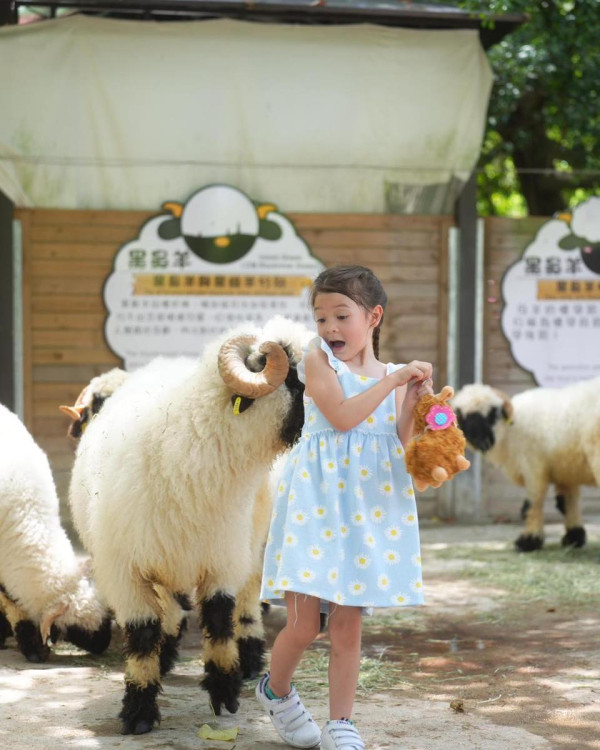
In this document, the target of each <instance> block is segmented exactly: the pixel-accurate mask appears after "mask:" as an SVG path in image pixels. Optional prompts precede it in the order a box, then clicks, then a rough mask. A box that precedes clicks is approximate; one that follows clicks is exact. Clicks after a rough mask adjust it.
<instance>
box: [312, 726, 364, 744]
mask: <svg viewBox="0 0 600 750" xmlns="http://www.w3.org/2000/svg"><path fill="white" fill-rule="evenodd" d="M341 748H344V750H365V743H364V742H363V741H362V739H361V737H360V734H359V733H358V730H357V728H356V727H355V726H354V722H352V721H349V720H348V719H336V720H335V721H328V722H327V724H325V726H324V727H323V732H322V733H321V750H340V749H341Z"/></svg>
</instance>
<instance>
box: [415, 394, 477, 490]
mask: <svg viewBox="0 0 600 750" xmlns="http://www.w3.org/2000/svg"><path fill="white" fill-rule="evenodd" d="M453 395H454V389H453V388H452V387H451V386H449V385H445V386H444V387H443V388H442V391H441V393H437V394H432V395H426V396H422V397H421V398H420V399H419V401H417V404H416V406H415V411H414V414H415V434H414V435H413V437H412V438H411V439H410V440H409V442H408V445H407V446H406V469H407V471H408V473H409V474H411V476H412V478H413V481H414V483H415V487H416V488H417V490H419V492H422V491H423V490H426V489H427V488H428V487H430V486H431V487H439V486H440V485H441V484H442V482H446V481H448V479H452V477H453V476H454V475H455V474H458V472H459V471H465V469H468V468H469V466H470V465H471V462H470V461H468V460H467V459H466V458H465V455H464V454H465V446H466V440H465V436H464V435H463V433H462V430H460V429H459V428H458V426H457V424H456V417H455V415H454V412H453V411H452V408H451V407H450V405H449V404H448V400H449V399H451V398H452V396H453Z"/></svg>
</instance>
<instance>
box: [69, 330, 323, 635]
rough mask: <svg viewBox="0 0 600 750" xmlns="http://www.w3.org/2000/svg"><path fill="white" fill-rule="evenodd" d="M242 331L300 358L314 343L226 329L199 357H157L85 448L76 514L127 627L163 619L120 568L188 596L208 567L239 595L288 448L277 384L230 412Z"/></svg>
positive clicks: (285, 397)
mask: <svg viewBox="0 0 600 750" xmlns="http://www.w3.org/2000/svg"><path fill="white" fill-rule="evenodd" d="M238 333H250V334H255V335H257V336H258V337H259V339H260V340H262V341H264V340H279V341H281V342H282V343H286V342H287V343H288V344H289V345H290V346H291V347H292V349H293V353H294V359H295V360H296V361H297V360H299V359H300V357H301V356H302V345H303V344H304V343H306V342H307V340H308V339H309V338H310V333H309V332H308V331H307V330H306V329H305V328H304V327H303V326H301V325H299V324H295V323H293V322H292V321H289V320H286V319H283V318H274V319H272V320H271V321H269V323H268V324H267V325H266V326H265V327H264V329H263V330H260V329H259V328H257V327H254V326H248V325H246V326H243V327H241V328H239V329H236V330H234V331H230V332H229V333H228V334H225V335H224V336H222V337H221V338H220V339H218V340H216V341H215V342H213V343H212V344H210V345H209V346H207V347H206V349H205V350H204V352H203V355H202V357H201V358H200V359H199V360H192V359H187V358H179V359H163V358H159V359H157V360H155V361H153V362H152V363H150V364H149V365H147V366H145V367H143V368H140V370H138V371H136V372H134V373H131V374H130V375H129V376H128V377H127V379H126V380H125V382H124V383H123V384H122V385H121V386H120V387H119V388H118V389H117V390H116V391H115V393H114V394H113V395H112V396H111V397H110V398H109V399H107V401H106V402H105V404H104V406H103V408H102V410H101V411H100V413H99V414H98V416H97V417H96V418H95V419H93V420H92V421H91V423H90V425H89V427H88V428H87V430H86V432H85V434H84V436H83V437H82V439H81V441H80V443H79V445H78V450H77V457H76V462H75V466H74V469H73V474H72V480H71V487H70V502H71V508H72V512H73V519H74V523H75V526H76V529H77V531H78V533H79V535H80V537H81V539H82V541H83V544H84V546H85V547H86V549H87V550H88V551H89V552H90V553H91V554H92V556H93V558H94V569H95V574H96V578H97V582H98V586H99V588H100V590H101V591H102V592H103V594H105V595H106V596H107V598H108V601H109V603H110V605H111V606H112V607H113V608H114V609H115V611H116V612H117V617H118V619H119V621H120V622H121V623H124V622H125V621H127V620H129V619H130V618H134V619H137V620H139V619H140V618H143V617H153V616H155V614H156V612H155V607H154V605H153V603H151V602H150V603H149V602H148V601H147V600H145V599H144V598H143V597H142V596H141V594H140V592H139V591H138V590H137V589H136V587H135V586H134V585H133V584H132V582H131V580H130V579H129V578H128V577H127V576H124V575H123V571H124V570H132V569H135V570H138V571H144V574H151V575H152V577H153V578H157V579H159V580H163V581H164V583H165V585H167V587H168V588H169V589H170V590H171V591H190V590H192V589H193V588H194V586H196V584H197V582H198V575H199V571H201V570H203V569H204V568H205V567H206V565H207V561H210V568H211V572H212V573H215V572H218V576H219V579H220V580H219V584H220V586H221V587H222V588H223V589H224V590H226V591H230V592H231V593H235V592H236V591H237V590H238V589H239V587H240V585H241V582H242V581H243V579H244V577H245V576H246V575H248V572H249V570H250V568H251V563H252V551H251V546H252V545H251V540H250V539H249V536H250V535H249V534H248V529H251V528H252V513H253V500H252V498H253V497H255V495H256V493H257V491H258V488H259V486H260V484H261V482H264V481H265V480H266V475H267V472H268V470H269V468H270V466H271V464H272V462H273V460H274V458H275V457H276V456H277V454H278V453H280V452H281V451H282V450H283V447H284V446H283V445H282V444H281V443H280V441H279V437H278V436H279V429H280V427H281V424H282V422H283V420H284V419H285V416H286V414H287V411H288V410H289V408H290V404H291V396H290V393H289V391H288V390H287V389H286V388H278V389H277V390H276V391H274V392H273V393H272V394H270V395H268V396H266V397H263V398H259V399H257V400H256V401H255V402H254V403H253V405H252V407H251V408H250V409H248V410H247V411H246V412H244V414H242V415H240V416H236V415H234V414H233V410H232V406H231V391H230V390H229V389H228V388H227V387H226V386H225V384H224V383H223V380H222V378H221V377H220V375H219V372H218V368H217V353H218V350H219V348H220V346H221V344H222V343H223V341H225V340H226V339H227V338H229V337H231V336H232V335H235V334H238ZM224 540H226V542H225V541H224ZM224 550H235V555H233V556H232V555H226V554H224Z"/></svg>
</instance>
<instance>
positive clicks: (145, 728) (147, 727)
mask: <svg viewBox="0 0 600 750" xmlns="http://www.w3.org/2000/svg"><path fill="white" fill-rule="evenodd" d="M150 731H152V724H150V723H149V722H147V721H145V720H144V719H142V720H141V721H138V723H137V724H136V725H135V727H134V728H133V734H147V733H148V732H150Z"/></svg>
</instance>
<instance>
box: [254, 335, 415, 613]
mask: <svg viewBox="0 0 600 750" xmlns="http://www.w3.org/2000/svg"><path fill="white" fill-rule="evenodd" d="M318 347H320V348H321V349H323V351H324V352H325V353H326V354H327V357H328V360H329V364H330V365H331V367H332V368H333V369H334V370H335V371H336V373H337V375H338V378H339V380H340V383H341V386H342V389H343V391H344V394H345V396H347V397H350V396H354V395H356V394H358V393H360V392H361V391H363V390H367V389H368V388H370V387H371V386H373V384H374V383H375V382H376V381H375V379H374V378H369V377H366V376H364V375H356V374H355V373H352V372H351V371H350V370H349V369H348V366H347V365H346V364H345V363H344V362H342V361H341V360H339V359H337V358H336V357H335V355H334V354H333V352H332V351H331V349H330V348H329V347H328V346H327V344H326V343H325V342H324V341H323V339H321V338H316V339H313V340H312V341H311V342H310V344H309V347H308V349H309V350H310V349H313V348H318ZM402 366H403V365H392V364H388V365H387V373H388V374H389V373H390V372H393V371H394V370H396V369H398V368H400V367H402ZM298 375H299V377H300V379H301V380H303V381H304V368H303V362H301V363H300V366H299V367H298ZM304 412H305V413H304V426H303V428H302V435H301V437H300V440H299V441H298V443H297V444H296V445H295V446H294V448H293V449H292V451H291V452H290V455H289V457H288V459H287V461H286V463H285V467H284V469H283V471H282V473H281V477H280V479H279V481H278V485H277V490H276V496H275V501H274V507H273V515H272V518H271V528H270V531H269V537H268V540H267V546H266V549H265V559H264V570H263V580H262V591H261V598H262V599H266V600H280V599H281V598H282V597H283V594H284V591H294V592H298V593H304V594H309V595H311V596H316V597H319V598H320V599H321V600H324V601H325V602H334V603H337V604H344V605H350V606H359V607H366V608H370V607H393V606H405V605H415V604H422V603H423V581H422V577H421V552H420V546H419V527H418V522H417V508H416V502H415V493H414V490H413V486H412V481H411V478H410V476H409V474H408V473H407V471H406V466H405V463H404V450H403V448H402V444H401V443H400V440H399V439H398V436H397V433H396V405H395V397H394V392H393V391H392V393H390V394H389V395H388V396H387V397H386V398H385V399H384V400H383V401H382V402H381V404H380V405H379V406H378V407H377V409H375V411H374V412H373V413H372V414H371V415H369V416H368V417H367V418H366V419H365V420H364V421H363V422H361V423H360V424H359V425H357V426H356V427H355V428H353V429H352V430H348V431H346V432H341V431H340V430H336V429H335V428H334V427H333V426H332V425H331V424H330V422H329V421H328V420H327V419H326V418H325V417H324V416H323V414H322V413H321V412H320V411H319V409H318V408H317V407H316V405H315V404H314V402H313V400H312V399H311V398H308V397H307V396H305V397H304Z"/></svg>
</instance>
